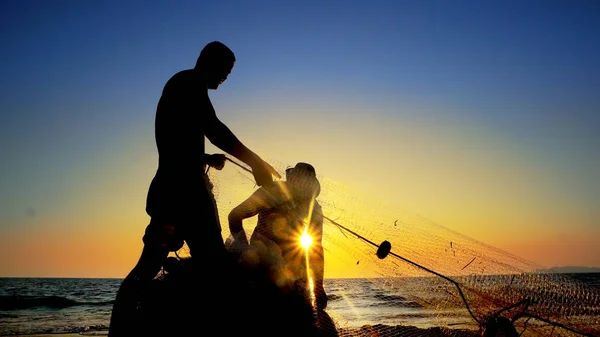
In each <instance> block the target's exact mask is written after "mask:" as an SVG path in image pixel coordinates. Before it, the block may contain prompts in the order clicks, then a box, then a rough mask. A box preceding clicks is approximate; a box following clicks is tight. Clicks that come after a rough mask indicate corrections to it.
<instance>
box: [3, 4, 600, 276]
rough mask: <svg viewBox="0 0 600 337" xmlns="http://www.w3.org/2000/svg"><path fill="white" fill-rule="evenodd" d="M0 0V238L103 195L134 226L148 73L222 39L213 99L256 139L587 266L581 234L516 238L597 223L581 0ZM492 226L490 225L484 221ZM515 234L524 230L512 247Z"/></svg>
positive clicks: (149, 116)
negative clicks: (224, 69)
mask: <svg viewBox="0 0 600 337" xmlns="http://www.w3.org/2000/svg"><path fill="white" fill-rule="evenodd" d="M0 6H1V7H2V10H1V11H0V27H1V32H2V33H1V35H0V38H1V44H2V48H1V49H0V55H1V57H2V61H3V62H1V63H0V74H1V76H0V78H1V79H0V86H1V87H0V88H1V95H2V96H1V98H0V144H2V146H1V147H0V167H1V168H2V175H0V234H3V235H0V236H3V237H4V238H5V240H8V239H9V238H11V240H12V241H13V242H20V241H19V240H17V238H21V237H25V236H26V235H41V234H40V233H38V232H36V231H40V230H42V229H43V228H53V229H56V230H57V231H69V230H70V228H71V227H67V225H65V223H73V224H78V225H81V226H82V227H85V228H88V229H89V230H90V231H91V232H92V233H94V231H97V232H102V233H104V232H110V230H111V229H110V228H112V227H111V225H108V227H109V228H106V227H102V225H101V224H97V225H91V224H89V223H86V221H89V217H93V216H95V217H97V218H98V217H99V218H102V217H103V216H108V215H107V214H108V213H111V212H121V213H119V214H121V217H122V219H123V221H131V222H133V221H134V220H135V221H137V222H138V223H136V224H131V225H130V226H131V227H130V228H129V229H130V232H131V233H132V234H131V237H132V238H134V240H138V239H137V237H138V236H141V233H142V230H143V226H144V225H143V224H140V223H139V222H144V221H145V220H140V219H144V216H145V213H144V212H143V203H144V200H145V193H146V190H147V184H148V183H149V180H150V179H151V177H152V174H153V172H154V170H155V169H156V167H155V165H156V162H155V161H156V154H155V149H154V140H153V134H152V132H153V130H152V127H153V118H154V110H155V106H156V103H157V101H158V98H159V96H160V92H161V90H162V86H163V85H164V83H165V82H166V80H168V78H169V77H170V76H172V75H173V74H174V73H175V72H177V71H179V70H183V69H187V68H191V67H193V65H194V63H195V61H196V58H197V55H198V53H199V52H200V49H201V48H202V47H203V46H204V45H205V44H206V43H208V42H210V41H213V40H220V41H222V42H224V43H226V44H227V45H228V46H230V47H231V49H233V51H234V52H235V54H236V57H237V62H236V65H235V67H234V69H233V72H232V74H231V75H230V77H229V79H228V81H227V82H225V84H224V85H223V86H222V87H221V88H220V89H219V90H218V91H214V92H211V93H210V95H211V98H212V100H213V104H214V105H215V108H216V109H217V113H218V115H219V116H220V118H221V119H222V120H223V121H224V122H225V123H226V124H228V125H229V126H230V128H231V129H232V130H233V131H234V132H235V133H236V134H238V136H239V137H240V139H241V140H242V141H243V142H244V143H245V144H246V145H249V146H250V147H251V148H253V149H255V150H256V151H257V152H258V153H259V154H262V155H264V156H266V157H268V158H272V159H275V160H279V161H282V162H286V163H290V164H291V163H294V162H296V161H300V160H306V161H311V162H312V163H313V164H315V167H317V169H318V171H319V172H321V173H322V174H324V175H326V176H328V177H331V178H333V179H339V180H341V181H344V182H346V183H348V184H351V185H355V186H357V187H359V188H362V189H364V190H367V191H368V192H369V193H372V194H376V195H379V196H381V197H383V198H388V199H389V198H391V196H392V195H393V196H394V200H393V202H396V203H398V204H400V205H402V206H404V207H407V208H409V209H412V210H414V211H416V212H419V213H421V214H424V215H425V216H426V217H428V218H430V219H432V220H434V221H436V222H439V223H440V224H442V225H445V226H447V227H450V228H453V229H456V230H458V231H460V232H462V233H464V234H466V235H469V236H473V237H475V238H477V239H479V240H482V241H485V242H490V243H491V244H493V245H496V246H499V247H501V248H503V249H507V250H509V251H511V252H515V253H516V254H517V255H524V256H525V257H526V258H530V259H534V260H536V261H540V262H541V263H545V264H582V265H595V266H600V260H598V256H600V252H598V251H591V250H590V249H591V248H590V247H592V244H591V243H590V242H591V241H590V242H587V241H585V242H586V243H579V244H576V243H573V246H568V247H567V246H565V249H572V247H577V246H578V247H580V251H579V252H578V253H572V254H566V253H565V254H566V255H565V256H559V255H556V256H552V257H547V258H545V257H544V256H540V255H539V254H536V253H534V252H532V251H533V250H535V249H538V250H539V249H541V247H546V246H543V245H551V244H552V243H551V242H554V241H552V240H557V238H561V237H563V238H564V237H565V235H567V236H569V237H570V236H572V237H573V239H572V241H573V242H579V241H577V240H580V239H582V238H583V239H587V240H590V238H592V239H594V240H595V241H597V239H598V238H600V228H599V227H600V213H599V212H600V211H599V209H600V207H599V206H600V205H599V203H598V200H600V174H599V173H598V172H600V151H598V149H599V148H600V133H599V132H598V130H599V129H600V44H599V43H598V41H600V24H599V22H600V4H599V3H598V2H595V1H527V2H523V1H503V2H487V1H454V2H451V1H369V2H366V1H362V2H360V1H354V2H348V1H343V2H342V1H331V2H327V3H326V4H323V3H322V2H317V1H302V2H280V1H252V2H251V1H237V2H236V1H233V2H232V1H220V2H214V3H210V2H201V1H178V2H168V1H155V2H142V1H128V2H119V1H99V2H89V1H51V2H48V1H5V2H3V3H2V4H1V5H0ZM290 149H294V150H295V151H291V150H290ZM125 191H126V192H125ZM117 195H118V196H119V197H117V198H115V196H117ZM474 209H475V211H474ZM516 209H518V210H516ZM101 210H102V211H101ZM115 217H117V216H115ZM101 222H102V221H99V223H101ZM488 222H489V223H490V224H489V227H487V229H486V228H485V226H483V225H482V224H486V223H488ZM500 225H501V226H503V227H502V228H504V229H505V230H507V231H508V232H507V233H506V236H504V235H502V236H501V237H502V238H500V237H496V236H494V235H490V230H491V229H490V228H497V227H498V226H500ZM112 226H116V225H112ZM528 226H529V227H528ZM23 228H26V229H27V230H31V231H33V232H24V231H23V230H24V229H23ZM527 228H529V229H527ZM523 231H525V233H526V235H525V234H524V238H523V239H522V240H523V241H518V240H517V241H515V240H512V241H511V239H510V237H512V238H514V237H515V236H519V235H520V233H522V232H523ZM542 232H545V234H544V235H549V237H544V239H542V238H540V237H539V236H538V235H537V234H536V233H542ZM25 233H28V234H25ZM565 233H568V234H565ZM550 234H552V235H550ZM92 236H93V235H92ZM550 236H551V237H550ZM13 239H14V240H13ZM526 239H532V240H533V239H535V240H538V241H539V242H538V244H537V245H530V247H532V248H530V249H529V250H527V249H522V247H523V245H526V242H527V241H526ZM0 241H1V240H0ZM138 241H139V240H138ZM123 244H125V243H123ZM136 244H137V241H136ZM519 247H521V248H519ZM582 247H583V248H582ZM534 248H535V249H534ZM136 249H137V248H136ZM132 254H134V255H136V254H137V253H132ZM546 255H547V254H546ZM594 256H595V257H594ZM5 268H7V269H6V270H9V269H10V268H8V267H5ZM11 268H12V267H11ZM74 268H75V267H74ZM124 269H126V268H124ZM10 270H12V269H10ZM19 270H20V269H19ZM31 273H34V272H33V271H32V272H31Z"/></svg>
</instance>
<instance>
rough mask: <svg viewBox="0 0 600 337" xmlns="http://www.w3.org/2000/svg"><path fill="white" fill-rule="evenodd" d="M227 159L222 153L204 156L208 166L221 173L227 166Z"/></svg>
mask: <svg viewBox="0 0 600 337" xmlns="http://www.w3.org/2000/svg"><path fill="white" fill-rule="evenodd" d="M226 159H227V157H225V155H224V154H222V153H215V154H207V155H206V156H204V160H205V162H206V164H207V165H208V166H210V167H214V168H215V169H217V170H219V171H220V170H222V169H223V167H224V166H225V160H226Z"/></svg>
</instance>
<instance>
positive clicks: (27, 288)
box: [0, 274, 600, 336]
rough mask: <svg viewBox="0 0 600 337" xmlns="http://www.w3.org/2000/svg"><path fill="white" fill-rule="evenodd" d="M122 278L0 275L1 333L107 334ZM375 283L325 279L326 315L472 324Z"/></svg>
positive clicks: (344, 321)
mask: <svg viewBox="0 0 600 337" xmlns="http://www.w3.org/2000/svg"><path fill="white" fill-rule="evenodd" d="M578 278H579V279H581V280H583V281H584V282H585V283H586V284H587V285H589V286H590V287H593V288H597V287H598V286H599V285H600V274H581V275H579V277H578ZM121 281H122V280H121V279H114V278H113V279H110V278H106V279H92V278H0V336H12V335H23V334H59V333H83V334H91V335H103V334H106V333H107V331H108V325H109V321H110V315H111V310H112V305H113V301H114V299H115V295H116V292H117V289H118V287H119V285H120V284H121ZM379 285H380V282H372V280H371V279H328V280H326V283H325V289H326V291H327V294H328V297H329V303H328V307H327V311H328V313H329V314H330V315H331V316H332V318H333V319H334V320H335V322H336V324H340V326H343V327H360V326H363V325H365V324H371V325H375V324H388V325H411V326H416V327H428V326H433V325H437V326H440V325H446V326H448V327H468V326H471V327H472V326H473V324H472V323H473V322H472V320H471V319H470V317H469V315H468V313H467V311H466V310H465V308H464V307H460V306H457V307H449V308H448V307H446V308H438V309H436V310H431V309H426V308H424V307H422V306H420V305H418V304H416V303H414V302H411V301H410V300H407V299H406V298H405V297H404V296H402V295H400V294H399V293H397V292H395V291H394V289H390V288H382V287H380V286H379ZM404 290H406V289H404ZM436 296H439V294H435V293H431V299H430V300H431V301H436V298H435V297H436ZM448 296H450V295H448ZM426 300H427V299H426ZM432 322H434V323H435V324H432Z"/></svg>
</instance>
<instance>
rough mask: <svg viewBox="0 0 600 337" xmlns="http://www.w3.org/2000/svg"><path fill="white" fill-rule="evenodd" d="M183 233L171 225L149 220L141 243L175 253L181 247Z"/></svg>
mask: <svg viewBox="0 0 600 337" xmlns="http://www.w3.org/2000/svg"><path fill="white" fill-rule="evenodd" d="M182 234H183V233H181V231H177V227H176V226H175V225H173V224H167V223H160V222H159V221H157V220H150V224H149V225H148V226H146V231H145V233H144V237H142V241H143V242H144V244H145V245H148V246H152V247H157V248H161V249H165V250H168V251H170V252H176V251H178V250H180V249H181V248H182V247H183V235H182Z"/></svg>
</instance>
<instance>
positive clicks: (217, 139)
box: [206, 115, 281, 186]
mask: <svg viewBox="0 0 600 337" xmlns="http://www.w3.org/2000/svg"><path fill="white" fill-rule="evenodd" d="M206 138H208V140H209V141H210V142H211V143H213V144H214V145H215V146H217V147H218V148H220V149H221V150H223V151H225V152H227V153H229V154H230V155H232V156H234V157H235V158H237V159H239V160H241V161H242V162H244V163H246V164H247V165H248V166H250V167H251V168H252V174H253V175H254V180H255V181H256V183H257V184H258V185H259V186H264V185H267V184H269V183H271V182H273V176H275V177H277V178H281V176H280V175H279V173H277V171H275V169H274V168H273V167H272V166H271V165H269V164H268V163H267V162H265V161H264V160H262V159H261V158H260V157H259V156H258V155H256V154H255V153H254V152H252V151H251V150H250V149H248V148H247V147H246V146H245V145H244V144H242V142H241V141H240V140H239V139H238V138H237V137H236V136H235V135H234V134H233V132H231V130H230V129H229V128H228V127H227V126H226V125H225V124H223V122H221V121H220V120H219V119H218V118H217V117H216V115H215V116H214V117H212V118H211V119H210V121H209V126H208V128H207V130H206Z"/></svg>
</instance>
